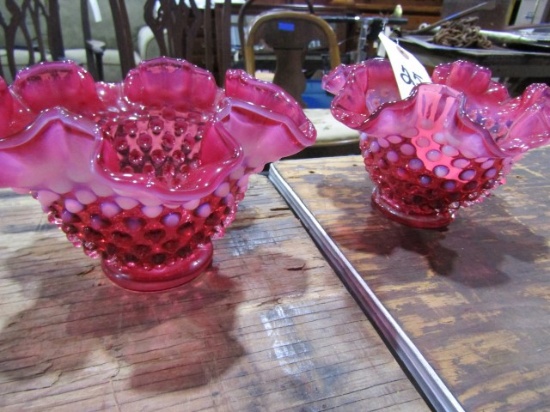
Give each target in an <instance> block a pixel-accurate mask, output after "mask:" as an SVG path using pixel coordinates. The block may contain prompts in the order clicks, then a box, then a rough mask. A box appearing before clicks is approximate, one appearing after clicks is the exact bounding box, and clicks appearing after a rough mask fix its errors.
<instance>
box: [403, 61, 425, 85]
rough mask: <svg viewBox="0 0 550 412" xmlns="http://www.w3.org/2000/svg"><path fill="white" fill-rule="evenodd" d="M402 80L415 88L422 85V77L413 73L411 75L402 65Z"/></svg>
mask: <svg viewBox="0 0 550 412" xmlns="http://www.w3.org/2000/svg"><path fill="white" fill-rule="evenodd" d="M401 80H403V81H404V82H405V83H406V84H412V85H413V86H416V85H418V84H420V83H422V76H420V75H419V74H417V73H415V72H412V75H411V73H409V71H408V70H407V68H406V67H405V66H403V65H401Z"/></svg>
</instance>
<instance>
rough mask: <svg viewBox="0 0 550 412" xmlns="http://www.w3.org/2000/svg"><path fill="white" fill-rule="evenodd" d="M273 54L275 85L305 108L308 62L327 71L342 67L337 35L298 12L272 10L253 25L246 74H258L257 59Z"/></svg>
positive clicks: (317, 19)
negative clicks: (303, 98) (304, 98)
mask: <svg viewBox="0 0 550 412" xmlns="http://www.w3.org/2000/svg"><path fill="white" fill-rule="evenodd" d="M270 55H273V56H274V58H275V68H274V69H275V70H274V77H273V83H275V84H277V85H279V86H281V87H282V88H283V89H285V90H286V91H287V92H288V93H289V94H290V95H291V96H293V97H294V98H295V99H296V101H298V102H299V103H300V104H301V105H302V106H305V103H304V101H303V100H302V94H303V93H304V91H305V90H306V70H307V69H306V67H305V63H306V59H307V60H308V61H309V62H311V60H312V59H313V60H315V61H316V63H317V64H316V65H310V68H309V71H310V73H311V74H313V73H314V72H315V71H316V69H317V70H321V71H322V72H327V71H329V70H330V69H332V68H335V67H336V66H338V65H339V64H340V53H339V50H338V42H337V40H336V34H335V33H334V31H333V30H332V28H331V27H330V25H329V24H328V23H327V22H326V21H324V20H323V19H322V18H320V17H318V16H316V15H314V14H310V13H302V12H296V11H281V10H271V11H267V12H265V13H262V14H261V15H259V16H258V18H257V19H255V20H254V22H253V23H252V25H251V27H250V29H249V31H248V35H247V37H246V40H245V46H244V61H245V67H246V71H247V72H248V73H249V74H251V75H255V73H256V59H257V58H260V57H261V56H270Z"/></svg>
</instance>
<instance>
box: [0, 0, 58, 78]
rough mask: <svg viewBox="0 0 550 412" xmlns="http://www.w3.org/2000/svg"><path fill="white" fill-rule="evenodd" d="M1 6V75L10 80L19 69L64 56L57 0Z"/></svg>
mask: <svg viewBox="0 0 550 412" xmlns="http://www.w3.org/2000/svg"><path fill="white" fill-rule="evenodd" d="M2 3H3V4H2V5H1V6H0V26H1V28H2V33H1V35H2V40H3V42H2V47H1V49H0V75H1V76H2V77H3V78H4V79H5V80H6V81H8V82H9V81H11V80H12V79H13V78H14V77H15V74H16V72H17V71H18V70H20V69H22V68H23V67H25V66H29V65H32V64H35V63H38V62H40V61H46V60H61V59H62V58H63V57H64V46H63V36H62V34H61V23H60V17H59V4H58V1H57V0H50V1H45V0H22V1H21V0H20V1H16V0H5V1H4V2H2Z"/></svg>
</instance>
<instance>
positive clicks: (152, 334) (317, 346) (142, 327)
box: [0, 176, 428, 412]
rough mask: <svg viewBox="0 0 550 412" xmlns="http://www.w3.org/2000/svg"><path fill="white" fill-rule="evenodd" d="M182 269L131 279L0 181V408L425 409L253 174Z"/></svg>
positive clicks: (275, 199) (293, 220)
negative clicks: (205, 266)
mask: <svg viewBox="0 0 550 412" xmlns="http://www.w3.org/2000/svg"><path fill="white" fill-rule="evenodd" d="M214 247H215V252H214V262H213V265H212V267H211V269H209V270H208V271H207V272H206V273H205V274H203V275H202V276H201V277H200V278H198V279H197V280H196V281H194V282H192V283H190V284H188V285H186V286H183V287H180V288H178V289H174V290H171V291H167V292H161V293H153V294H139V293H132V292H127V291H124V290H122V289H120V288H118V287H116V286H113V285H112V284H111V283H110V282H109V281H108V280H106V278H105V277H104V275H103V274H102V272H101V269H100V264H99V261H97V260H93V259H90V258H89V257H87V256H85V255H84V254H83V253H82V251H81V250H79V249H76V248H74V247H73V246H72V245H71V244H70V243H69V242H68V241H67V240H66V239H65V237H64V235H63V233H62V232H61V231H60V230H58V229H57V228H55V227H54V226H51V225H50V224H49V223H48V222H47V219H46V216H45V215H44V214H42V211H41V209H40V205H39V204H38V202H36V201H35V200H33V199H32V198H30V197H28V196H20V195H15V194H13V193H12V192H10V191H7V190H2V191H0V409H1V410H2V411H21V410H27V409H28V410H37V411H56V412H57V411H75V410H78V411H94V410H101V411H110V410H114V411H132V412H133V411H146V410H151V411H159V410H174V411H182V410H184V411H199V410H200V411H206V410H212V411H238V412H243V411H279V410H292V411H297V410H308V411H314V410H315V411H317V410H319V411H320V410H334V409H338V410H348V411H358V410H361V411H369V410H392V411H396V410H397V411H399V410H401V411H411V410H413V411H415V410H418V411H424V410H428V408H427V406H426V404H425V402H424V401H423V400H422V398H421V397H420V395H419V393H418V392H417V391H416V389H415V388H414V387H413V385H412V384H411V382H410V381H409V380H408V379H407V377H406V375H405V373H404V372H403V371H402V370H401V368H400V367H399V365H398V364H397V362H396V361H395V359H394V358H393V357H392V355H391V353H390V352H389V350H388V349H387V347H386V346H385V344H384V343H383V341H382V340H381V339H380V338H379V336H378V334H377V333H376V332H375V330H374V329H373V327H372V326H371V324H370V323H369V321H368V319H367V318H366V317H365V316H364V314H363V312H362V311H361V309H360V308H359V306H358V305H357V304H356V302H355V301H354V300H353V298H352V297H351V296H350V295H349V293H348V292H347V291H346V289H345V287H344V286H343V285H342V284H341V282H340V280H339V279H338V277H337V276H336V275H335V274H334V272H333V271H332V269H331V268H330V266H329V265H328V263H327V262H326V261H325V260H324V258H323V257H322V255H321V254H320V252H319V251H318V249H317V248H316V247H315V245H314V243H313V242H312V241H311V239H310V238H309V236H308V235H307V233H306V231H305V230H304V229H303V227H302V226H301V224H300V222H299V221H298V220H297V219H296V218H295V216H294V215H293V214H292V212H291V211H290V210H289V209H288V207H287V205H286V204H285V203H284V201H283V200H282V199H281V198H280V196H279V195H278V194H277V192H276V191H275V189H274V188H273V187H272V186H271V184H270V183H269V182H268V181H267V179H266V178H265V177H264V176H254V177H253V178H252V179H251V185H250V189H249V192H248V194H247V197H246V199H245V200H244V201H243V202H242V204H241V207H240V209H239V212H238V217H237V220H236V221H235V222H234V223H233V225H232V226H231V227H230V229H229V230H228V232H227V233H226V235H225V237H224V238H222V239H218V240H215V243H214Z"/></svg>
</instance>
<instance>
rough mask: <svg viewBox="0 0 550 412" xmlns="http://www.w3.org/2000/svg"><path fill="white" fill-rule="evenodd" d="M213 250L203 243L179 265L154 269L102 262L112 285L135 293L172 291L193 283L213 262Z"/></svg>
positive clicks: (209, 244) (209, 245)
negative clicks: (122, 267)
mask: <svg viewBox="0 0 550 412" xmlns="http://www.w3.org/2000/svg"><path fill="white" fill-rule="evenodd" d="M213 252H214V248H213V246H212V243H208V244H205V245H203V246H201V247H199V248H197V249H196V250H194V251H193V253H192V254H191V255H189V257H187V258H186V259H183V260H181V261H179V263H177V264H174V265H170V266H164V267H161V268H154V269H149V270H146V269H143V268H140V267H136V268H127V267H126V268H124V270H122V269H121V267H120V266H119V265H112V264H110V263H109V262H108V261H105V260H103V261H102V262H101V268H102V269H103V272H104V273H105V275H106V276H107V277H108V278H109V280H111V282H113V283H114V284H115V285H117V286H120V287H121V288H123V289H128V290H132V291H135V292H158V291H161V290H166V289H171V288H175V287H177V286H181V285H183V284H185V283H187V282H190V281H192V280H193V279H195V278H196V277H197V276H199V275H200V274H201V273H202V272H203V271H204V270H205V269H206V268H208V266H210V264H211V263H212V256H213Z"/></svg>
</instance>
